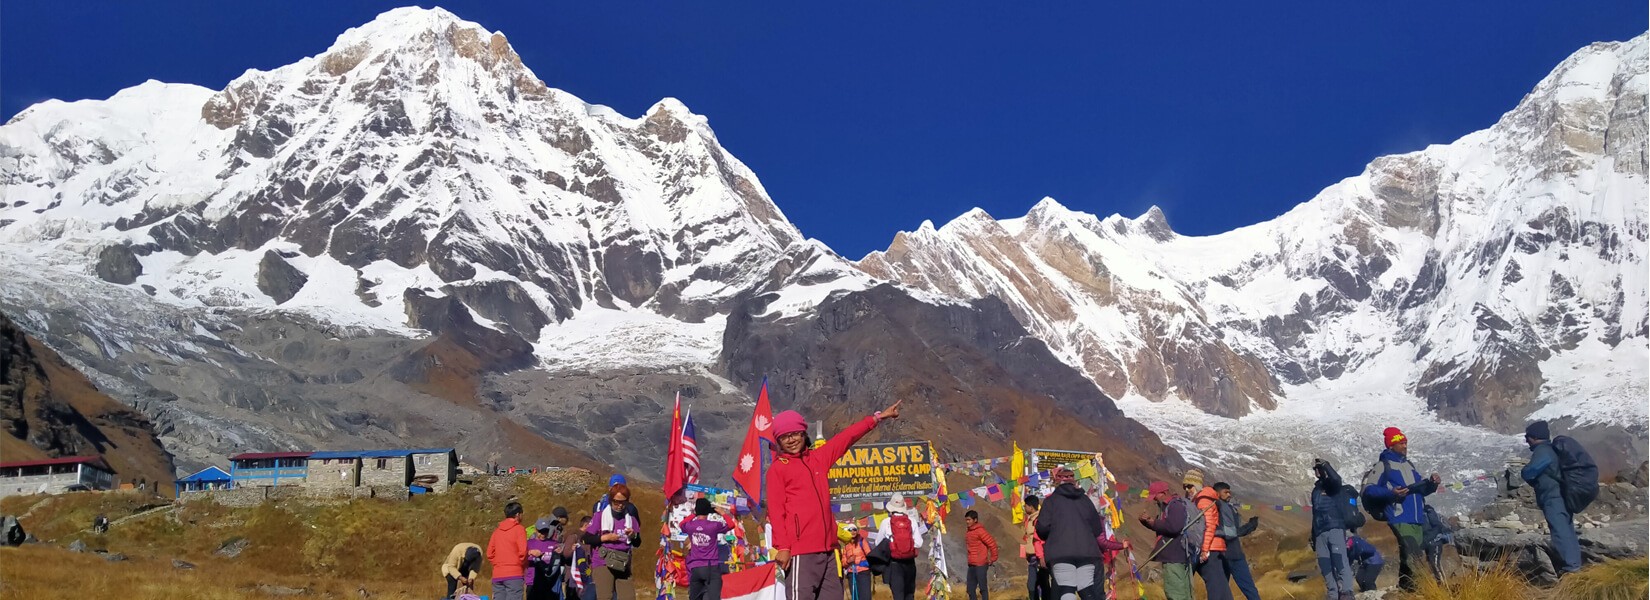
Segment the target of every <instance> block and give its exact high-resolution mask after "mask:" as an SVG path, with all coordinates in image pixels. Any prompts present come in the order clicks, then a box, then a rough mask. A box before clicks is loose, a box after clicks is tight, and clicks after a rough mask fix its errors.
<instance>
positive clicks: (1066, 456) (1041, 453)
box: [1020, 448, 1094, 475]
mask: <svg viewBox="0 0 1650 600" xmlns="http://www.w3.org/2000/svg"><path fill="white" fill-rule="evenodd" d="M1027 452H1028V453H1030V454H1031V460H1029V461H1027V462H1029V463H1031V466H1030V468H1031V469H1032V472H1042V471H1048V470H1052V469H1054V467H1058V466H1060V465H1075V464H1078V463H1081V462H1083V461H1086V460H1094V453H1093V452H1077V451H1075V450H1044V449H1041V448H1036V449H1032V450H1028V451H1027ZM1030 474H1031V473H1021V474H1020V475H1030Z"/></svg>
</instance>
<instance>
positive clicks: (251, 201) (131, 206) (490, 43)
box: [0, 8, 846, 340]
mask: <svg viewBox="0 0 1650 600" xmlns="http://www.w3.org/2000/svg"><path fill="white" fill-rule="evenodd" d="M174 87H175V86H166V85H164V84H145V85H144V86H139V87H138V88H134V89H133V90H127V91H123V92H122V93H120V94H117V95H116V96H115V97H114V98H111V99H109V100H106V101H87V102H76V103H51V104H49V105H43V106H41V107H36V108H35V109H31V110H29V111H26V112H25V113H24V114H23V115H22V116H20V117H19V118H17V119H14V121H13V122H12V123H11V124H8V125H7V126H5V127H4V128H0V140H4V142H5V154H6V156H8V157H15V158H16V160H12V161H6V162H5V163H4V164H0V181H4V182H6V183H7V184H8V186H9V187H8V189H7V197H8V201H11V200H12V199H14V198H15V199H16V201H15V202H8V204H6V205H0V243H5V242H13V243H21V244H23V245H24V247H25V248H28V249H29V250H28V251H31V252H33V251H39V252H67V253H69V254H71V255H75V256H78V257H80V258H79V260H81V261H84V266H82V267H81V268H82V269H84V270H85V271H89V272H96V273H98V274H99V275H100V276H104V279H106V280H108V281H111V282H115V283H118V284H122V285H133V286H138V287H141V289H144V290H146V291H148V293H150V294H151V295H153V296H155V297H156V298H157V299H162V300H165V301H168V302H177V303H181V304H184V305H212V306H241V307H252V308H268V307H274V306H281V307H282V308H284V309H290V310H302V311H311V310H313V311H317V314H321V315H325V317H324V318H326V319H328V320H340V321H344V322H349V323H358V324H365V325H371V326H373V327H379V328H388V329H399V328H405V327H408V326H411V325H412V324H416V323H418V322H420V319H419V318H418V317H417V316H415V315H412V314H410V313H411V312H416V311H414V310H413V305H412V304H408V302H411V301H410V300H406V299H405V298H404V296H405V295H406V294H407V293H409V291H411V290H432V291H435V292H438V293H442V294H450V295H453V296H456V297H458V298H459V299H460V302H461V303H462V304H463V305H464V306H465V307H467V308H469V309H470V310H472V311H474V312H476V314H477V316H478V317H480V319H479V320H485V321H488V322H490V323H491V324H492V325H496V326H497V327H498V328H499V329H501V330H511V331H514V332H516V333H518V334H520V335H522V336H523V337H525V338H526V339H528V340H533V339H536V338H537V337H538V332H539V330H540V329H542V328H543V327H545V326H547V325H548V324H552V323H559V322H562V321H565V320H568V319H571V318H573V317H574V316H575V315H577V314H579V313H580V312H581V311H584V310H589V309H596V310H616V311H628V310H643V311H647V312H650V313H655V314H658V315H664V316H666V317H669V318H678V319H683V320H687V321H690V322H699V321H702V320H704V319H706V318H710V317H712V316H714V315H716V314H718V311H723V310H726V307H727V306H728V302H730V301H731V299H732V298H734V297H735V296H737V295H738V294H740V293H742V292H750V291H753V290H757V289H765V288H769V287H772V286H774V285H776V283H775V281H776V278H782V275H779V274H781V273H785V272H786V271H785V269H779V268H776V267H775V265H776V264H778V263H780V262H782V261H784V260H785V257H786V255H787V248H789V247H790V246H792V245H793V244H797V243H800V242H802V241H803V237H802V235H801V234H800V233H799V232H798V231H797V230H796V228H795V227H794V226H793V225H792V224H791V223H790V222H789V221H788V220H787V219H786V218H785V216H784V214H783V213H782V212H781V211H780V210H779V208H778V207H777V206H776V205H775V204H774V203H773V201H772V200H771V199H770V198H769V197H768V195H767V192H766V190H764V189H763V187H762V185H761V183H760V182H759V180H758V179H757V178H756V175H755V174H754V173H752V172H751V171H750V170H749V169H748V168H747V167H746V166H745V165H744V164H742V163H741V162H739V160H738V159H737V158H735V157H734V156H733V155H732V154H731V153H729V152H727V151H726V150H725V149H723V148H722V147H721V146H720V144H719V143H718V142H717V140H716V137H715V135H714V134H713V133H712V132H711V131H710V128H709V125H708V123H707V121H706V119H704V118H703V117H700V116H698V115H695V114H693V113H692V112H691V111H689V110H688V109H687V107H686V106H684V105H683V104H682V103H681V102H679V101H677V100H675V99H672V98H666V99H663V100H661V101H659V102H658V103H657V104H655V105H654V106H653V107H652V108H651V109H649V111H648V112H647V113H646V114H644V115H641V116H638V117H634V118H631V117H625V116H622V115H619V114H617V113H615V112H614V111H612V110H611V109H607V108H606V107H601V106H594V105H590V104H587V103H585V102H583V101H582V100H580V99H578V98H576V97H574V96H572V95H570V94H567V93H565V92H561V91H559V90H552V89H549V88H546V87H545V86H544V84H543V83H542V82H540V81H539V80H538V79H537V78H536V77H535V76H534V75H533V74H532V72H531V71H530V70H529V69H528V68H527V67H526V66H525V65H523V64H521V62H520V58H519V56H517V54H516V53H515V52H514V50H512V49H511V48H510V45H509V42H508V41H507V40H506V39H505V37H504V36H503V34H501V33H496V32H491V31H488V30H487V29H485V28H483V27H481V26H480V25H477V24H475V23H471V22H468V21H464V20H461V19H458V18H457V17H455V16H454V15H452V14H451V13H449V12H447V11H445V10H441V9H429V10H425V9H416V8H409V9H396V10H392V11H389V12H387V13H384V14H383V15H381V16H379V17H378V18H377V19H375V20H374V21H372V22H371V23H368V24H366V25H363V26H361V27H357V28H354V29H351V30H349V31H347V32H345V33H344V34H343V35H340V36H339V37H338V39H337V41H336V42H335V43H334V44H333V45H332V47H331V48H330V49H329V50H327V51H326V52H324V53H322V54H319V55H316V56H314V57H311V58H306V59H303V60H301V61H298V62H296V63H294V64H291V65H287V66H285V67H280V68H277V69H274V70H271V71H248V72H247V73H246V74H244V75H243V76H241V77H239V78H237V79H236V80H235V81H233V82H231V83H230V84H229V85H228V86H226V87H225V89H224V90H222V91H219V92H215V93H214V92H209V91H206V90H200V89H199V88H193V87H176V89H174ZM42 242H43V243H42ZM66 260H67V259H66ZM831 260H836V261H838V263H841V262H842V261H840V259H836V258H834V256H833V257H832V258H831ZM70 262H73V261H72V260H70ZM830 270H831V269H827V271H830ZM838 270H840V271H842V272H846V267H845V264H844V265H843V267H842V269H838ZM323 279H324V280H329V281H343V282H345V285H342V286H330V287H329V286H324V285H315V284H313V283H310V284H306V283H305V282H306V281H307V282H315V281H319V280H323ZM351 282H352V283H353V284H354V285H349V283H351ZM420 293H423V292H420Z"/></svg>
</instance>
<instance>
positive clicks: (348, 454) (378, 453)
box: [309, 450, 412, 459]
mask: <svg viewBox="0 0 1650 600" xmlns="http://www.w3.org/2000/svg"><path fill="white" fill-rule="evenodd" d="M411 454H412V451H411V450H326V451H322V452H315V453H312V454H310V455H309V457H310V458H312V459H315V458H406V457H407V456H408V455H411Z"/></svg>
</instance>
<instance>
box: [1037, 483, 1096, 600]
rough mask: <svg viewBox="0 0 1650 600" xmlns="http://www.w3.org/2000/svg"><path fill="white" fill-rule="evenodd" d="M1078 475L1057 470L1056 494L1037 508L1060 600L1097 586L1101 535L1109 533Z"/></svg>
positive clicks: (1039, 530) (1085, 595)
mask: <svg viewBox="0 0 1650 600" xmlns="http://www.w3.org/2000/svg"><path fill="white" fill-rule="evenodd" d="M1076 481H1077V475H1076V474H1075V473H1073V472H1072V470H1071V469H1070V468H1067V467H1058V468H1056V469H1055V470H1054V486H1055V487H1054V493H1052V494H1049V496H1048V498H1047V499H1045V500H1043V509H1042V510H1040V511H1037V535H1038V536H1039V537H1041V538H1043V555H1044V556H1046V557H1047V559H1048V564H1049V571H1050V572H1051V573H1052V574H1053V575H1054V596H1055V598H1056V599H1058V600H1077V597H1078V596H1082V597H1083V598H1085V599H1087V598H1089V597H1090V595H1091V594H1092V593H1093V592H1091V591H1090V588H1094V587H1095V585H1094V584H1095V581H1096V579H1095V570H1096V568H1098V567H1099V565H1100V542H1099V539H1100V537H1101V536H1103V535H1105V534H1106V528H1105V525H1103V524H1102V523H1103V521H1101V518H1100V511H1099V510H1098V509H1096V508H1095V507H1094V501H1093V500H1090V499H1089V496H1088V494H1086V493H1084V492H1083V490H1082V489H1081V488H1078V487H1077V483H1076Z"/></svg>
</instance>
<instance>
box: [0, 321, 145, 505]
mask: <svg viewBox="0 0 1650 600" xmlns="http://www.w3.org/2000/svg"><path fill="white" fill-rule="evenodd" d="M0 425H3V427H0V459H3V460H6V461H14V460H31V459H37V458H56V457H62V456H76V455H87V454H102V455H103V457H104V460H105V461H107V462H108V463H109V466H111V467H113V468H114V469H115V477H116V479H117V481H120V482H135V481H137V480H138V479H139V478H143V479H145V480H147V481H149V482H151V483H152V484H153V487H154V489H155V490H156V492H157V493H159V494H162V495H167V496H170V495H171V492H172V480H173V466H172V456H171V454H169V453H167V451H166V449H165V448H164V447H162V446H161V443H160V440H159V439H158V438H157V437H156V436H155V431H154V426H153V425H152V424H151V423H150V422H149V419H148V418H147V417H144V416H143V415H142V414H141V413H138V412H137V411H136V410H133V409H131V408H129V407H127V406H126V405H124V404H121V403H120V402H118V401H116V400H114V399H113V398H110V397H109V396H107V395H105V394H104V393H102V392H100V391H98V389H97V386H95V385H93V384H92V382H91V381H89V380H87V379H86V377H85V376H84V375H81V374H80V372H78V371H76V370H75V369H74V367H72V366H70V365H69V364H68V363H67V362H64V360H63V358H62V357H61V356H58V354H57V353H56V352H54V351H52V349H50V348H47V347H46V346H45V345H44V344H41V343H40V342H39V341H38V340H36V339H34V338H33V337H32V336H29V335H28V334H26V333H24V332H23V331H22V330H21V329H19V328H18V327H17V326H16V324H15V323H13V322H12V321H11V320H10V319H8V318H6V316H5V315H0Z"/></svg>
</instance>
